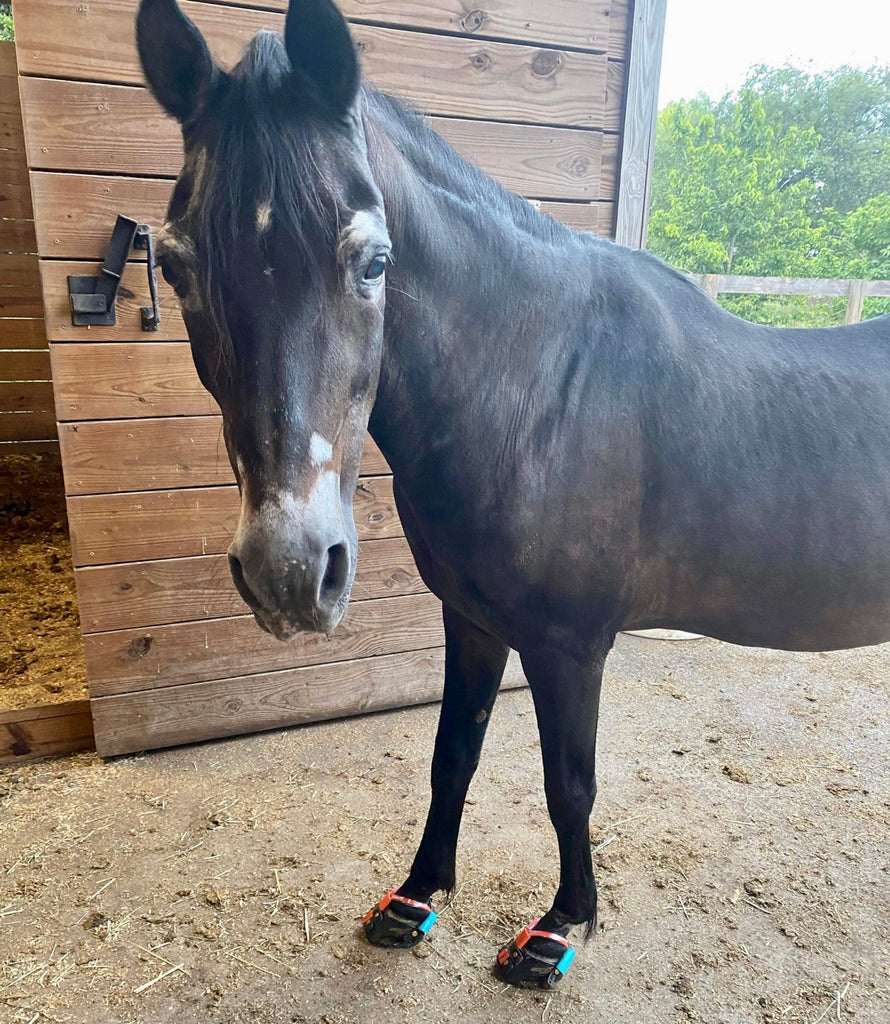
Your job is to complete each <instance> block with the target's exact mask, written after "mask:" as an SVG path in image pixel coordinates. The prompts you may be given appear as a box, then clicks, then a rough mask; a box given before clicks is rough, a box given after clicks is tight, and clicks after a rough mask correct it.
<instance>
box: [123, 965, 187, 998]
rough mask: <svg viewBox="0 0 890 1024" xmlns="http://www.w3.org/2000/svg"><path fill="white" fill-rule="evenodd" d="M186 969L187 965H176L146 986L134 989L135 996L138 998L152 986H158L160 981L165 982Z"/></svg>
mask: <svg viewBox="0 0 890 1024" xmlns="http://www.w3.org/2000/svg"><path fill="white" fill-rule="evenodd" d="M183 967H185V964H174V965H173V966H172V967H171V968H170V969H169V970H168V971H162V972H161V973H160V974H159V975H158V976H157V977H156V978H152V979H151V981H147V982H146V983H145V984H144V985H139V986H137V987H136V988H134V989H133V995H134V996H138V995H140V994H141V993H142V992H145V991H147V990H148V989H150V988H151V987H152V985H157V983H158V982H159V981H163V980H164V978H169V977H170V975H171V974H175V973H176V972H177V971H181V970H182V969H183Z"/></svg>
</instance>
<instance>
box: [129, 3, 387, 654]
mask: <svg viewBox="0 0 890 1024" xmlns="http://www.w3.org/2000/svg"><path fill="white" fill-rule="evenodd" d="M137 41H138V47H139V55H140V58H141V61H142V67H143V69H144V72H145V76H146V79H147V80H148V84H149V86H150V88H151V91H152V92H153V94H154V96H155V97H156V99H157V100H158V101H159V102H160V103H161V105H162V106H163V107H164V108H165V109H166V110H167V112H168V113H170V114H172V115H173V116H174V117H175V118H177V120H178V121H179V122H180V124H181V126H182V132H183V139H184V143H185V164H184V166H183V169H182V171H181V173H180V175H179V178H178V180H177V182H176V187H175V189H174V191H173V196H172V199H171V202H170V206H169V209H168V213H167V223H166V224H165V226H164V228H163V230H162V231H161V233H160V234H159V237H158V258H159V262H160V264H161V268H162V272H163V274H164V277H165V279H166V280H167V281H168V282H169V283H170V284H171V285H172V287H173V288H174V289H175V290H176V293H177V294H178V296H179V298H180V301H181V304H182V312H183V317H184V319H185V323H186V327H187V329H188V335H189V339H190V341H191V347H192V354H193V356H194V360H195V366H196V367H197V370H198V373H199V375H200V377H201V380H202V381H203V383H204V385H205V386H206V387H207V388H208V390H209V391H210V392H211V393H212V394H213V396H214V397H215V398H216V400H217V402H218V403H219V406H220V408H221V410H222V415H223V425H224V435H225V441H226V447H227V448H228V453H229V458H230V460H231V463H232V466H233V469H234V471H235V475H236V477H237V480H238V485H239V488H240V492H241V517H240V522H239V525H238V530H237V532H236V534H235V538H234V540H233V543H232V545H231V547H230V548H229V562H230V565H231V570H232V576H233V578H234V580H235V584H236V586H237V587H238V590H239V591H240V593H241V595H242V597H243V598H244V599H245V600H246V601H247V603H248V604H249V605H250V607H251V608H252V609H253V611H254V613H255V615H256V618H257V621H258V622H259V623H260V625H261V626H263V628H264V629H267V630H268V631H270V632H272V633H274V634H275V635H276V636H278V637H279V638H282V639H283V638H285V637H287V636H289V635H291V634H292V633H294V632H295V631H296V630H298V629H312V630H319V631H325V632H326V631H330V630H331V629H333V628H334V627H335V626H336V625H337V624H338V623H339V621H340V620H341V618H342V617H343V613H344V612H345V610H346V604H347V602H348V599H349V591H350V588H351V585H352V580H353V576H354V573H355V559H356V544H357V541H356V533H355V526H354V523H353V516H352V496H353V493H354V490H355V486H356V479H357V477H358V471H359V461H360V459H361V454H362V448H363V445H364V438H365V429H366V427H367V422H368V417H369V414H370V410H371V406H372V404H373V400H374V395H375V392H376V386H377V378H378V374H379V369H380V359H381V346H382V340H383V301H384V285H383V279H384V272H385V269H386V264H387V260H388V257H389V249H390V241H389V237H388V234H387V230H386V221H385V217H384V210H383V201H382V198H381V195H380V192H379V190H378V188H377V186H376V185H375V183H374V180H373V178H372V175H371V171H370V168H369V166H368V161H367V155H366V149H365V140H364V136H363V131H362V121H361V117H360V116H358V114H357V111H356V104H357V100H358V93H359V77H360V72H359V65H358V60H357V57H356V52H355V48H354V46H353V43H352V40H351V39H350V36H349V31H348V28H347V26H346V22H345V21H344V20H343V18H342V16H341V15H340V13H339V11H338V10H337V8H336V7H335V6H334V5H333V3H331V2H330V0H292V2H291V5H290V9H289V11H288V14H287V21H286V25H285V31H284V35H283V37H282V36H280V35H278V34H277V33H272V32H261V33H260V34H259V35H257V36H256V38H255V39H254V40H253V41H252V42H251V43H250V44H249V45H248V47H247V48H246V50H245V52H244V55H243V57H242V59H241V61H240V63H239V64H238V65H237V66H236V67H235V68H234V69H233V70H232V71H231V72H228V73H227V72H225V71H223V70H221V69H220V68H219V67H218V66H217V65H216V64H215V63H214V61H213V59H212V58H211V56H210V53H209V52H208V49H207V46H206V44H205V42H204V39H203V38H202V36H201V34H200V32H199V31H198V30H197V28H196V27H195V26H194V25H193V24H192V23H191V22H190V21H189V20H188V19H187V18H186V17H185V16H184V15H183V14H182V12H181V11H180V10H179V8H178V7H177V5H176V2H175V0H142V4H141V6H140V9H139V16H138V20H137Z"/></svg>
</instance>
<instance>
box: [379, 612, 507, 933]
mask: <svg viewBox="0 0 890 1024" xmlns="http://www.w3.org/2000/svg"><path fill="white" fill-rule="evenodd" d="M442 614H443V620H444V623H445V692H444V694H443V697H442V709H441V711H440V713H439V729H438V732H437V734H436V746H435V751H434V753H433V766H432V800H431V802H430V809H429V813H428V815H427V820H426V827H425V828H424V832H423V838H422V839H421V841H420V846H419V848H418V850H417V854H416V856H415V858H414V863H413V865H412V866H411V872H410V874H409V875H408V878H407V880H406V881H405V883H404V885H402V886H401V887H400V888H399V889H397V890H396V891H395V893H394V894H392V895H391V896H388V897H384V899H383V900H381V903H380V904H378V906H377V907H375V908H374V909H373V910H371V911H370V913H369V914H368V915H367V916H366V918H365V934H366V935H367V936H368V938H369V939H370V941H371V942H374V943H376V944H378V945H384V946H413V945H414V944H415V943H417V942H420V940H421V939H422V938H423V935H424V925H427V928H428V926H429V924H431V920H434V919H435V918H432V919H431V918H430V914H431V910H430V907H429V902H430V897H431V896H432V895H433V893H434V892H438V891H439V890H443V889H444V890H451V889H453V888H454V884H455V855H456V850H457V836H458V832H459V830H460V821H461V816H462V814H463V809H464V800H465V799H466V795H467V789H468V787H469V785H470V780H471V779H472V777H473V773H474V772H475V770H476V766H477V764H478V763H479V754H480V752H481V750H482V741H483V739H484V738H485V730H486V728H487V727H488V719H489V716H490V714H491V709H492V707H493V706H494V701H495V697H496V696H497V692H498V687H499V686H500V682H501V677H502V676H503V674H504V666H505V665H506V663H507V655H508V653H509V648H508V647H506V646H505V645H504V644H503V643H501V641H500V640H496V639H495V638H494V637H492V636H490V635H489V634H488V633H484V632H483V631H482V630H480V629H479V628H478V627H476V626H474V625H473V624H472V623H471V622H468V621H467V620H466V619H465V618H464V617H463V616H462V615H460V614H459V613H458V612H456V611H454V610H453V609H452V608H449V607H448V606H447V605H444V606H443V613H442Z"/></svg>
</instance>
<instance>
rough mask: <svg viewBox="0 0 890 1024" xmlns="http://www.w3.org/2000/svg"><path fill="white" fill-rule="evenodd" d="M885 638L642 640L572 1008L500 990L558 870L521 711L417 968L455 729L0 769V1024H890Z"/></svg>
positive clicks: (497, 753)
mask: <svg viewBox="0 0 890 1024" xmlns="http://www.w3.org/2000/svg"><path fill="white" fill-rule="evenodd" d="M888 668H890V647H878V648H871V649H868V650H862V651H851V652H843V653H838V654H831V655H818V654H807V655H792V654H782V653H777V652H772V651H762V650H744V649H741V648H738V647H731V646H729V645H725V644H719V643H716V642H715V641H711V640H702V641H697V642H689V643H682V644H667V643H662V642H657V641H652V640H644V639H639V638H634V637H621V638H620V639H619V643H618V646H617V649H616V652H615V654H614V655H613V657H612V658H611V659H610V662H609V666H608V672H607V678H606V684H605V688H604V696H603V714H602V720H601V727H600V737H601V740H600V748H599V772H598V776H599V784H600V795H599V797H598V800H597V806H596V808H595V811H594V816H593V821H592V824H591V840H592V843H593V846H594V851H595V852H594V860H595V864H596V871H597V877H598V880H599V887H600V907H601V913H600V929H599V932H598V934H597V935H596V936H595V937H594V938H593V939H592V940H591V941H590V942H589V943H587V944H586V945H585V944H584V942H583V941H582V940H581V939H580V938H579V939H578V940H577V941H576V945H577V947H578V959H577V961H576V964H575V965H574V966H573V967H572V969H571V971H570V973H569V974H568V976H567V977H566V979H565V981H564V982H563V983H562V985H561V986H560V987H559V988H558V989H556V990H554V991H553V992H527V991H518V990H514V989H510V988H507V987H505V986H504V985H503V984H501V983H500V982H499V981H498V980H497V979H496V977H495V976H494V975H493V974H492V973H491V965H492V962H493V958H494V956H495V954H496V952H497V949H498V947H499V945H500V944H501V943H503V942H505V941H506V940H508V939H509V938H511V937H512V936H513V934H514V933H515V932H516V931H517V930H518V929H519V928H520V927H521V926H522V925H524V924H526V923H528V922H529V921H530V920H531V919H532V918H534V917H536V916H538V915H539V914H540V913H541V912H542V911H543V910H545V909H546V907H547V906H548V905H549V903H550V901H551V899H552V896H553V893H554V890H555V887H556V884H557V879H558V871H557V861H556V851H555V842H554V839H553V834H552V831H551V828H550V825H549V822H548V821H547V817H546V811H545V806H544V797H543V789H542V784H541V772H540V758H539V752H538V747H537V740H536V734H535V723H534V713H533V709H532V705H531V700H530V696H529V694H528V692H527V691H524V690H522V691H515V692H511V693H506V694H504V695H502V697H501V699H500V701H499V704H498V706H497V708H496V710H495V713H494V715H493V720H492V726H491V731H490V735H489V740H488V742H487V745H486V750H485V752H484V754H483V760H482V765H481V767H480V770H479V773H478V775H477V778H476V780H475V781H474V783H473V787H472V789H471V791H470V798H469V801H468V806H467V810H466V815H465V820H464V827H463V831H462V839H461V846H460V851H459V882H458V888H457V890H456V892H455V893H454V894H453V897H452V898H451V900H450V901H448V900H445V899H441V898H440V899H439V900H438V901H437V904H436V905H437V909H439V910H440V911H441V912H442V913H441V918H440V921H439V923H438V924H437V925H436V927H435V928H434V929H433V931H432V933H431V935H430V938H429V940H428V941H426V942H424V943H423V944H422V945H421V946H420V947H419V948H417V949H416V950H415V951H413V952H395V951H387V950H380V949H376V948H373V947H371V946H369V945H368V944H367V943H366V942H365V941H364V939H363V938H362V937H361V934H360V917H361V915H362V913H363V912H364V911H365V910H366V909H367V908H368V907H369V906H370V905H371V904H372V903H373V902H376V900H377V899H379V898H380V897H381V896H382V895H383V894H384V893H385V892H386V891H387V890H388V889H389V888H391V887H392V886H393V885H396V884H398V883H399V882H400V881H401V880H402V879H403V877H404V875H405V873H406V871H407V869H408V866H409V864H410V861H411V857H412V855H413V852H414V848H415V845H416V843H417V841H418V839H419V835H420V831H421V828H422V825H423V818H424V814H425V811H426V803H427V779H428V774H429V757H430V753H431V749H432V742H433V735H434V730H435V721H436V714H437V709H436V707H435V706H428V707H421V708H414V709H410V710H403V711H398V712H393V713H388V714H381V715H376V716H369V717H365V718H361V719H351V720H345V721H339V722H329V723H324V724H320V725H315V726H307V727H303V728H295V729H290V730H283V731H278V732H271V733H266V734H263V735H257V736H251V737H244V738H238V739H233V740H227V741H223V742H217V743H207V744H203V745H199V746H193V747H184V748H180V749H176V750H169V751H160V752H156V753H152V754H148V755H138V756H132V757H126V758H120V759H117V760H113V761H109V762H104V763H103V762H102V761H101V760H99V759H98V758H97V757H96V756H95V755H88V754H84V755H79V756H75V757H70V758H64V759H60V760H57V761H46V762H40V763H34V764H30V765H21V766H16V767H15V768H11V769H7V770H5V771H0V1020H2V1021H3V1022H4V1024H5V1022H7V1021H9V1022H15V1024H32V1022H33V1024H38V1022H40V1024H43V1022H44V1021H59V1022H72V1024H86V1022H88V1021H97V1022H101V1024H129V1022H138V1024H170V1022H171V1021H175V1022H176V1024H198V1022H201V1024H206V1022H208V1021H211V1022H212V1021H218V1022H220V1024H273V1022H274V1024H308V1022H312V1024H359V1022H361V1024H368V1022H371V1024H376V1022H381V1024H382V1022H384V1021H385V1022H399V1021H429V1022H435V1024H438V1022H458V1021H459V1022H461V1024H477V1022H478V1024H483V1022H484V1024H516V1022H523V1024H524V1022H535V1024H537V1022H542V1024H556V1022H561V1021H565V1022H569V1021H571V1022H585V1024H586V1022H600V1021H602V1022H608V1024H673V1022H702V1024H817V1022H818V1024H828V1022H837V1021H843V1022H855V1024H886V1022H887V1020H888V1019H890V1018H888V1007H890V885H888V882H890V878H888V872H890V765H888V740H887V727H888V722H890V690H888V687H887V677H888Z"/></svg>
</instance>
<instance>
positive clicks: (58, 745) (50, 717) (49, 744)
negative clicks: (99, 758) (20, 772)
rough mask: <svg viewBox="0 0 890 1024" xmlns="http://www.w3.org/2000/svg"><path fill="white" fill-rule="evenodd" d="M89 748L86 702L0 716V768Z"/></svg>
mask: <svg viewBox="0 0 890 1024" xmlns="http://www.w3.org/2000/svg"><path fill="white" fill-rule="evenodd" d="M93 745H94V740H93V718H92V714H91V712H90V702H89V701H88V700H76V701H65V702H64V703H61V704H48V705H46V706H44V707H35V708H27V709H25V710H24V711H5V712H0V765H8V764H14V763H16V762H19V761H29V760H32V759H33V758H37V757H57V756H59V755H60V754H73V753H76V752H77V751H79V750H90V749H92V747H93Z"/></svg>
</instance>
